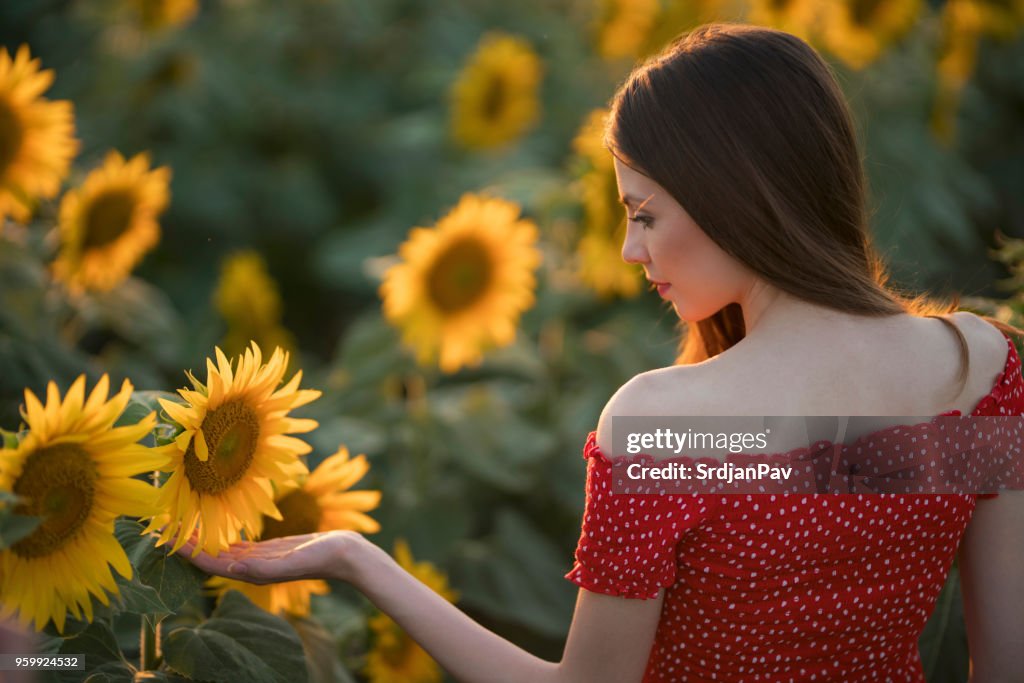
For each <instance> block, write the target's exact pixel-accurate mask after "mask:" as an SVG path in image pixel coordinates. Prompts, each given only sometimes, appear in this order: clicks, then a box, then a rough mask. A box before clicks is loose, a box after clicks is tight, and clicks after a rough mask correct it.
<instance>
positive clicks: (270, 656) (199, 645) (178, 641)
mask: <svg viewBox="0 0 1024 683" xmlns="http://www.w3.org/2000/svg"><path fill="white" fill-rule="evenodd" d="M164 661H165V662H166V663H167V665H168V666H169V667H171V669H173V670H174V671H176V672H178V673H180V674H182V675H185V676H188V677H189V678H196V679H200V680H204V681H211V682H212V683H236V682H237V681H247V682H248V683H306V682H307V681H309V674H308V671H307V668H306V662H305V655H304V652H303V648H302V641H301V640H300V639H299V636H298V634H297V633H296V632H295V629H294V628H292V627H291V625H289V624H288V622H287V621H285V620H284V619H281V618H280V617H277V616H274V615H272V614H269V613H267V612H265V611H263V610H261V609H260V608H259V607H256V606H255V605H254V604H252V602H250V601H249V599H248V598H246V597H245V596H244V595H242V594H241V593H239V592H238V591H228V592H227V593H226V594H225V595H224V597H223V599H222V600H221V602H220V604H219V605H218V606H217V609H216V610H214V612H213V614H212V615H211V617H210V619H209V620H208V621H206V622H204V623H202V624H200V625H199V626H197V627H195V628H179V629H176V630H174V631H172V632H171V633H170V634H169V635H168V636H167V637H166V638H165V640H164Z"/></svg>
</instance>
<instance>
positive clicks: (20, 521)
mask: <svg viewBox="0 0 1024 683" xmlns="http://www.w3.org/2000/svg"><path fill="white" fill-rule="evenodd" d="M40 521H42V520H41V519H40V518H39V517H32V516H30V515H16V514H14V513H13V512H11V511H10V508H0V550H3V549H4V548H10V547H11V546H12V545H14V544H15V543H17V542H18V541H20V540H21V539H23V538H25V537H26V536H28V535H29V534H31V533H32V532H33V531H35V528H36V527H37V526H39V522H40Z"/></svg>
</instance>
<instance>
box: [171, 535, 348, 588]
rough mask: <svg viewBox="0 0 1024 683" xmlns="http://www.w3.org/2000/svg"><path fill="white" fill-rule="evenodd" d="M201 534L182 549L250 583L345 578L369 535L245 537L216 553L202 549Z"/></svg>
mask: <svg viewBox="0 0 1024 683" xmlns="http://www.w3.org/2000/svg"><path fill="white" fill-rule="evenodd" d="M196 540H197V537H196V536H193V537H192V538H190V539H189V540H188V541H186V542H185V545H183V546H182V547H181V548H180V549H179V550H178V553H180V554H181V555H183V556H184V557H186V558H188V559H189V560H190V561H191V562H192V564H194V565H196V566H197V567H199V568H200V569H202V570H203V571H205V572H207V573H210V574H217V575H218V576H226V577H228V578H230V579H239V580H241V581H248V582H249V583H257V584H265V583H277V582H280V581H298V580H300V579H342V580H346V581H347V580H349V579H350V577H351V575H352V571H351V569H352V564H353V555H354V553H355V551H356V550H357V549H358V548H359V547H360V545H361V544H364V543H365V539H364V538H363V536H362V535H361V534H358V533H356V532H354V531H322V532H317V533H312V534H303V535H301V536H284V537H282V538H273V539H270V540H267V541H259V542H254V541H243V542H242V543H236V544H234V545H232V546H231V547H229V548H228V549H227V550H222V551H221V552H220V553H218V555H217V556H216V557H214V556H213V555H210V554H208V553H206V552H205V551H200V552H199V554H198V555H196V556H195V557H193V556H192V552H193V551H194V550H195V544H196Z"/></svg>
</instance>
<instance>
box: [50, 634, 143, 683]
mask: <svg viewBox="0 0 1024 683" xmlns="http://www.w3.org/2000/svg"><path fill="white" fill-rule="evenodd" d="M60 654H64V655H74V654H77V655H85V672H84V673H85V674H87V675H88V674H92V673H94V672H95V673H98V674H102V675H105V676H111V678H106V679H104V678H99V679H97V680H100V681H102V680H109V681H118V682H120V681H124V680H128V681H130V680H132V676H133V675H134V668H133V667H132V666H131V664H129V663H128V660H126V659H125V657H124V654H123V653H122V652H121V648H119V647H118V646H117V638H116V637H115V636H114V632H113V631H111V630H110V627H109V626H107V624H105V623H104V622H102V621H94V622H93V623H91V624H89V626H88V627H87V628H86V629H85V630H84V631H82V632H81V633H79V634H77V635H75V636H72V637H70V638H67V639H66V640H65V641H64V645H63V646H61V648H60ZM121 672H124V673H126V674H127V676H128V678H127V679H125V678H124V677H123V676H120V673H121ZM82 674H83V672H82V671H81V670H78V671H62V672H61V674H60V680H61V681H66V682H67V683H71V682H72V681H75V682H77V681H81V680H82Z"/></svg>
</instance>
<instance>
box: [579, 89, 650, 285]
mask: <svg viewBox="0 0 1024 683" xmlns="http://www.w3.org/2000/svg"><path fill="white" fill-rule="evenodd" d="M607 118H608V111H607V110H606V109H597V110H595V111H592V112H591V113H590V114H589V116H588V117H587V119H586V121H584V123H583V125H582V126H581V127H580V131H579V133H577V135H576V137H575V139H574V140H573V149H574V150H575V151H576V153H577V154H578V155H579V156H580V157H581V158H582V159H585V160H586V161H587V162H588V170H587V171H586V172H585V173H584V174H583V177H582V178H580V183H579V186H580V199H581V201H582V204H583V236H582V237H581V238H580V241H579V244H578V246H577V248H576V254H577V262H578V267H577V270H576V275H577V277H578V278H579V279H580V280H581V281H582V282H583V283H584V284H586V285H587V286H588V287H590V288H591V289H593V290H594V291H595V292H597V293H598V294H599V295H600V296H602V297H613V296H624V297H629V296H635V295H636V294H637V293H639V292H640V285H641V277H640V272H641V271H640V269H639V268H637V267H636V266H633V265H630V264H628V263H626V262H625V261H623V260H622V256H621V249H622V240H623V238H624V236H625V235H624V230H625V220H624V214H623V211H622V208H621V205H620V204H619V201H618V197H619V190H618V186H617V184H616V182H615V166H614V163H613V161H612V155H611V153H610V152H609V151H608V150H607V149H606V148H605V147H604V142H603V140H604V138H603V136H604V128H605V124H606V122H607Z"/></svg>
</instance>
